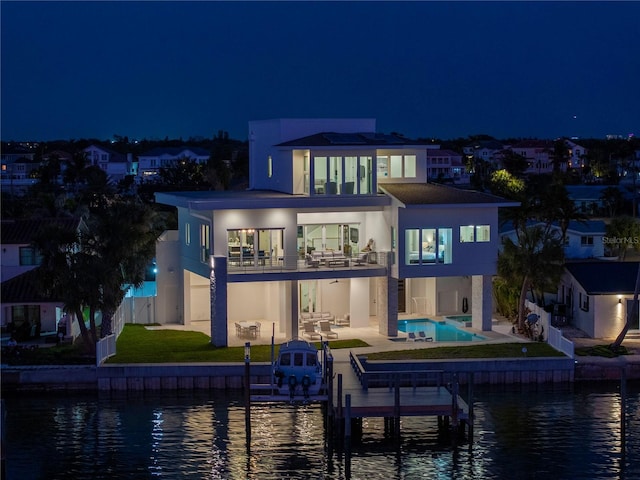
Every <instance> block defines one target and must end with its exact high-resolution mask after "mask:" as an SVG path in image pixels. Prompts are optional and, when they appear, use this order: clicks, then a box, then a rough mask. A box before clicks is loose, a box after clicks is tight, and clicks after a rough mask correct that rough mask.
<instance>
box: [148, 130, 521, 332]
mask: <svg viewBox="0 0 640 480" xmlns="http://www.w3.org/2000/svg"><path fill="white" fill-rule="evenodd" d="M375 127H376V125H375V120H374V119H366V118H365V119H274V120H262V121H254V122H250V123H249V144H250V147H249V148H250V156H249V163H250V180H249V184H250V188H249V190H247V191H242V192H238V191H208V192H162V193H156V201H157V202H158V203H162V204H165V205H171V206H174V207H176V208H177V211H178V225H179V230H178V232H177V234H176V235H174V236H166V237H163V238H162V239H161V240H160V241H159V242H158V248H157V252H156V258H157V265H158V273H157V277H156V280H157V288H158V298H157V300H156V302H157V309H156V312H158V313H159V314H157V315H156V320H157V321H159V322H160V323H179V324H184V325H190V324H193V323H194V322H208V323H209V324H210V326H211V337H212V343H213V344H215V345H234V344H235V345H241V344H243V343H244V342H245V341H246V338H245V336H246V335H245V333H246V332H247V331H249V330H248V327H246V326H247V325H253V326H254V327H257V330H256V329H255V328H254V330H253V331H254V332H256V331H258V332H259V331H260V330H259V325H260V324H263V325H272V327H271V328H270V329H269V330H270V331H272V332H273V334H274V335H275V338H276V339H277V340H278V341H282V340H286V339H290V338H293V337H297V336H302V335H303V331H304V329H303V327H304V326H305V322H313V321H314V320H313V319H314V318H327V319H329V320H330V321H333V322H335V323H336V324H339V326H340V327H343V326H348V327H349V328H352V329H360V328H362V329H369V328H371V327H372V326H374V328H377V331H378V332H379V333H380V334H381V335H383V336H391V337H395V336H402V335H403V334H402V332H400V333H399V321H398V315H399V313H400V314H406V315H414V316H422V317H425V316H429V317H433V316H440V315H451V314H466V315H471V317H472V325H473V328H474V329H476V330H478V331H483V330H484V331H486V330H490V329H491V325H492V322H491V316H492V311H493V310H492V276H493V275H494V274H495V273H496V263H497V253H498V246H499V242H500V238H499V235H498V209H499V208H503V207H511V206H517V203H515V202H510V201H507V200H504V199H502V198H499V197H496V196H493V195H488V194H485V193H480V192H474V191H470V190H460V189H457V188H454V187H452V186H444V185H436V184H432V183H430V182H429V173H428V167H427V151H429V149H433V148H437V145H430V144H427V143H426V142H422V141H417V140H412V139H408V138H406V137H403V136H399V135H393V134H382V133H379V132H376V128H375ZM263 331H264V330H263ZM266 337H267V338H263V340H262V341H268V340H269V339H270V337H271V336H270V335H269V336H266ZM252 338H253V339H254V340H252V341H254V342H255V341H259V333H258V335H257V336H256V335H255V334H254V335H253V336H252Z"/></svg>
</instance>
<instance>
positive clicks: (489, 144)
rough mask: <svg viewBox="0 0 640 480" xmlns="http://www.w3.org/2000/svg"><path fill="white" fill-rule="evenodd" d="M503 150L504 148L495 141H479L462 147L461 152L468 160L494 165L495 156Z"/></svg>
mask: <svg viewBox="0 0 640 480" xmlns="http://www.w3.org/2000/svg"><path fill="white" fill-rule="evenodd" d="M504 148H505V146H504V145H503V144H502V143H501V142H499V141H497V140H480V141H478V142H475V143H473V144H471V145H467V146H466V147H464V149H463V152H464V154H465V155H466V157H467V158H469V159H477V160H483V161H485V162H488V163H490V164H492V165H495V163H496V158H495V157H496V154H497V153H499V152H501V151H502V150H503V149H504Z"/></svg>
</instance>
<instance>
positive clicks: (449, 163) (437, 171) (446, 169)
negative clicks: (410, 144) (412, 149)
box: [427, 149, 469, 184]
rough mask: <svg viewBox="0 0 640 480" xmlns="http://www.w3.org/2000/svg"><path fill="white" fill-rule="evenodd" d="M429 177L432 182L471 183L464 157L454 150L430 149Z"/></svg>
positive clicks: (428, 153) (428, 155)
mask: <svg viewBox="0 0 640 480" xmlns="http://www.w3.org/2000/svg"><path fill="white" fill-rule="evenodd" d="M427 175H428V177H429V178H430V179H431V180H438V179H441V180H449V181H451V182H453V183H460V184H468V183H469V175H468V174H467V171H466V168H465V166H464V163H463V161H462V155H461V154H459V153H458V152H454V151H453V150H443V149H437V150H436V149H428V150H427Z"/></svg>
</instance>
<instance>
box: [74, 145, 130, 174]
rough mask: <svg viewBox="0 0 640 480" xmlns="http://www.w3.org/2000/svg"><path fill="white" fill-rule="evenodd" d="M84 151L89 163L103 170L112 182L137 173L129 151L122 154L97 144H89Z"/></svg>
mask: <svg viewBox="0 0 640 480" xmlns="http://www.w3.org/2000/svg"><path fill="white" fill-rule="evenodd" d="M84 152H85V154H86V155H87V160H88V161H89V164H90V165H93V166H95V167H99V168H100V169H102V170H103V171H105V172H106V174H107V175H108V176H109V177H110V178H111V180H113V181H114V182H119V181H120V180H122V179H124V178H125V177H126V176H127V175H136V173H137V169H136V164H135V162H134V161H133V155H132V154H130V153H129V154H126V155H124V154H121V153H118V152H115V151H113V150H111V149H110V148H107V147H103V146H99V145H89V146H88V147H87V148H85V149H84Z"/></svg>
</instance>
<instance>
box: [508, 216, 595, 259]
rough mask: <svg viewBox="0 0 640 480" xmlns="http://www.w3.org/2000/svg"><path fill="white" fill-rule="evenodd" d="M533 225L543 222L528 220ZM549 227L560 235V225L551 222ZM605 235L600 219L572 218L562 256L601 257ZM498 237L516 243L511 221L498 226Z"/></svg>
mask: <svg viewBox="0 0 640 480" xmlns="http://www.w3.org/2000/svg"><path fill="white" fill-rule="evenodd" d="M534 225H541V226H544V225H545V223H544V222H533V221H531V222H528V223H527V226H528V227H531V226H534ZM550 228H551V229H552V230H554V231H556V232H557V233H558V237H560V236H561V234H562V230H561V228H560V225H558V224H557V223H553V224H552V225H551V226H550ZM605 236H606V225H605V223H604V222H603V221H602V220H586V221H584V222H577V221H575V220H572V221H571V222H569V226H568V228H567V232H566V238H565V243H564V256H565V258H566V259H580V258H602V257H604V256H605V253H604V243H605V242H604V238H605ZM500 237H501V238H502V239H504V238H510V239H511V241H513V242H514V243H517V240H518V238H517V235H516V231H515V228H514V227H513V224H512V223H511V222H506V223H504V224H503V225H501V226H500Z"/></svg>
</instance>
